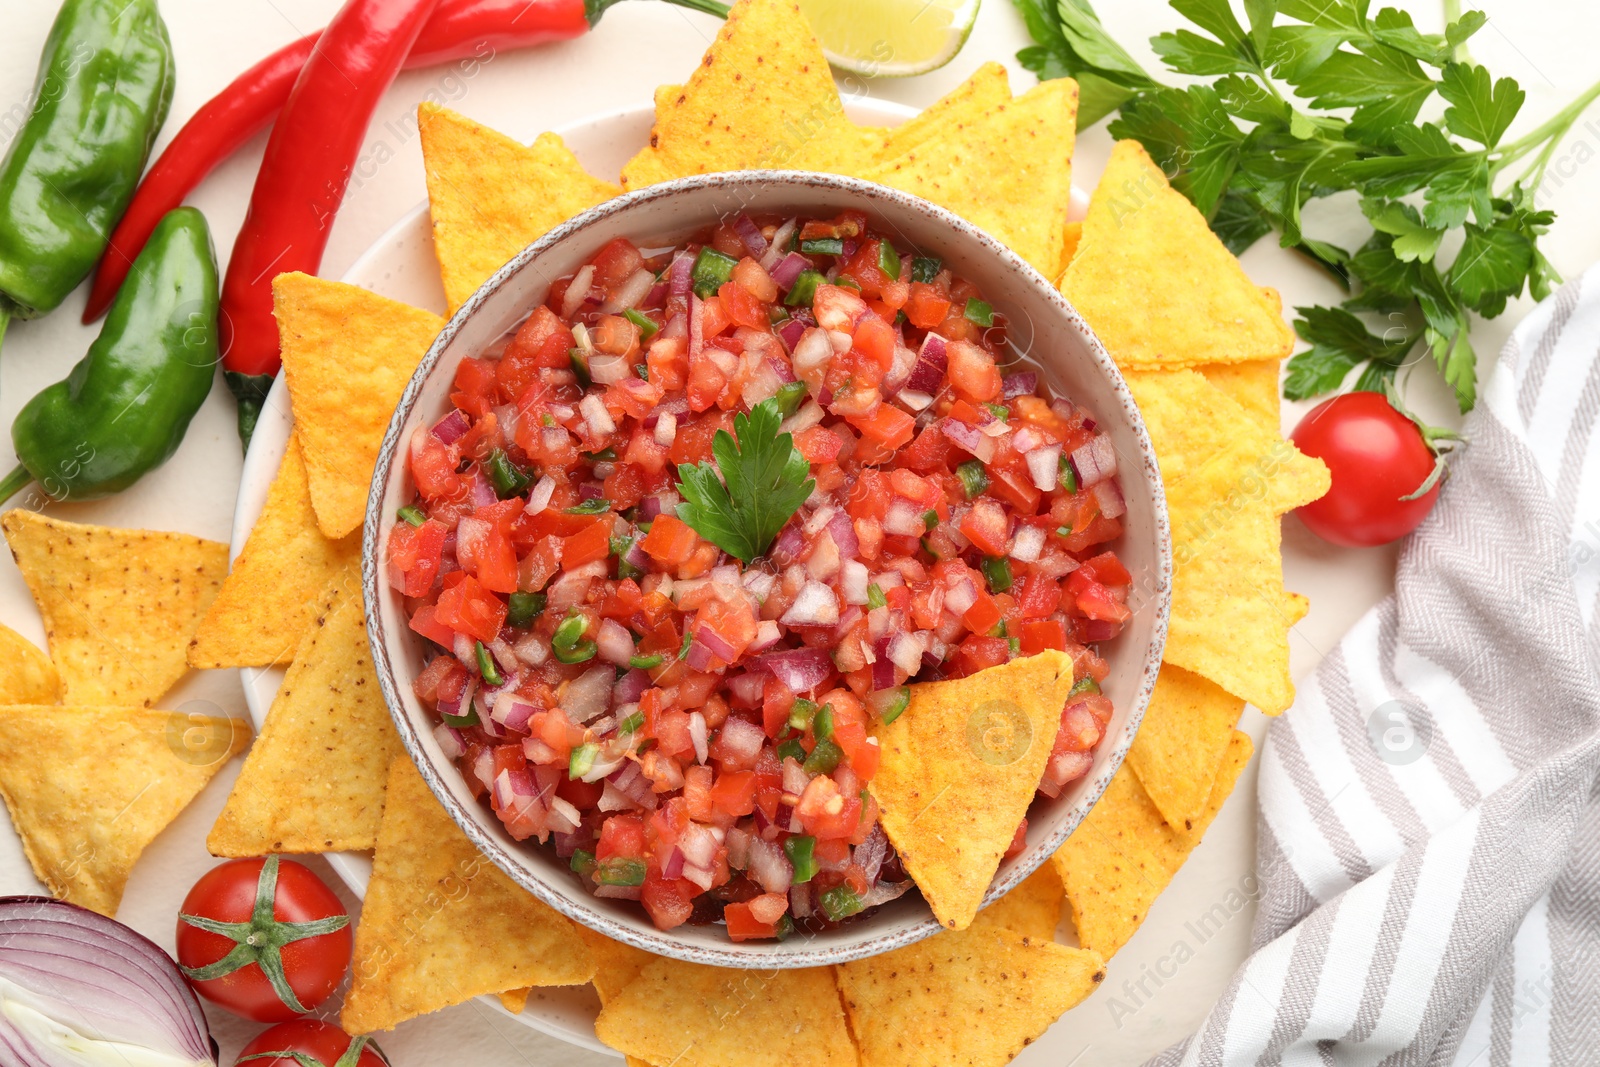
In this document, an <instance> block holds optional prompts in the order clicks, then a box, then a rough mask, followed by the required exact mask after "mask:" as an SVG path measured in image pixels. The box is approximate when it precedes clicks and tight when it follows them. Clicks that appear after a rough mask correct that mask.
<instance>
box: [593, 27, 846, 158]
mask: <svg viewBox="0 0 1600 1067" xmlns="http://www.w3.org/2000/svg"><path fill="white" fill-rule="evenodd" d="M680 95H681V99H679V100H677V101H675V102H674V106H673V107H672V108H671V109H670V110H668V111H666V112H664V113H663V112H662V111H661V110H659V109H658V110H657V114H656V122H655V125H654V126H653V127H652V128H651V131H650V144H649V146H648V147H646V148H644V149H642V150H641V151H640V152H639V154H638V155H636V156H634V157H633V159H631V160H629V161H628V164H627V165H626V166H624V167H623V168H622V185H623V187H624V188H627V189H642V188H644V187H645V186H646V185H652V184H654V183H656V182H659V181H662V180H664V179H667V178H681V177H683V176H685V175H688V174H709V173H711V172H713V171H726V170H750V169H754V168H769V167H777V168H785V169H788V168H794V169H800V170H816V169H833V168H830V167H826V166H824V167H818V166H817V165H816V164H817V163H818V162H823V163H826V162H827V161H828V160H829V158H830V157H832V156H833V155H835V154H836V152H837V151H838V148H839V146H840V145H841V144H843V145H847V146H856V147H859V145H860V143H861V142H860V140H859V138H857V137H856V136H855V135H854V134H853V133H852V130H853V127H851V126H850V124H849V122H848V121H847V120H846V119H845V117H844V104H843V103H842V102H841V101H840V99H839V91H838V90H837V89H836V88H835V87H834V84H833V73H832V72H831V71H830V70H829V69H828V61H827V59H826V58H825V57H824V56H823V54H822V47H821V46H820V45H819V44H817V39H816V37H815V36H814V35H813V34H812V32H811V28H810V26H809V24H807V22H806V21H805V17H804V16H803V15H801V14H800V8H799V6H798V5H796V4H795V3H793V0H739V2H738V3H736V4H734V5H733V10H732V11H731V12H730V13H729V15H728V19H727V21H726V22H725V23H723V25H722V28H721V30H720V31H718V33H717V39H716V40H715V41H714V42H712V45H711V47H710V48H709V49H707V50H706V54H705V56H704V57H703V58H702V59H701V61H700V65H699V66H697V67H696V68H695V71H694V74H692V75H691V76H690V77H689V82H688V84H687V85H686V86H684V89H683V92H682V93H681V94H680Z"/></svg>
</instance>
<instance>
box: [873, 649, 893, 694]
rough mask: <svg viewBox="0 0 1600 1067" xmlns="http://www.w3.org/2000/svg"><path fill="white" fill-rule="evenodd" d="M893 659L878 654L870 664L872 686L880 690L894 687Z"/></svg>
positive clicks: (875, 689)
mask: <svg viewBox="0 0 1600 1067" xmlns="http://www.w3.org/2000/svg"><path fill="white" fill-rule="evenodd" d="M894 684H895V682H894V660H892V659H890V658H889V657H888V656H879V657H878V659H877V661H876V662H875V663H873V665H872V688H873V690H874V691H877V692H881V691H883V690H885V689H893V688H894Z"/></svg>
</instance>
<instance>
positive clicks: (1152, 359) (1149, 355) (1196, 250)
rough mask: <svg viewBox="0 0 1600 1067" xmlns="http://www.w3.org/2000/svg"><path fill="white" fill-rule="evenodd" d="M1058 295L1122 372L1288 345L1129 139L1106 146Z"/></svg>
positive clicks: (1268, 310) (1279, 326)
mask: <svg viewBox="0 0 1600 1067" xmlns="http://www.w3.org/2000/svg"><path fill="white" fill-rule="evenodd" d="M1047 84H1048V83H1047ZM1061 291H1062V293H1064V294H1065V295H1066V297H1067V299H1068V300H1070V301H1072V304H1073V306H1074V307H1076V308H1077V309H1078V310H1079V311H1080V312H1082V313H1083V317H1084V318H1085V319H1087V320H1088V322H1089V325H1090V326H1092V327H1093V328H1094V331H1095V333H1096V334H1098V335H1099V337H1100V340H1101V341H1103V342H1105V346H1106V349H1107V350H1108V351H1109V352H1110V353H1111V355H1112V358H1114V359H1115V360H1116V361H1117V364H1118V365H1119V366H1121V367H1124V368H1129V367H1132V368H1151V367H1193V366H1196V365H1198V364H1201V363H1243V362H1246V361H1248V360H1257V359H1283V358H1284V357H1286V356H1287V355H1288V354H1289V351H1290V349H1291V348H1293V347H1294V334H1293V332H1292V331H1291V330H1290V329H1289V324H1288V323H1286V322H1284V321H1283V315H1282V313H1281V309H1280V308H1278V307H1276V306H1274V304H1273V303H1272V301H1271V300H1269V299H1268V298H1267V297H1266V296H1265V295H1264V294H1263V293H1262V291H1261V290H1260V289H1258V288H1256V285H1255V283H1254V282H1252V281H1251V280H1250V278H1249V276H1247V275H1246V274H1245V272H1244V268H1243V267H1241V266H1240V265H1239V261H1238V260H1237V259H1235V258H1234V256H1233V253H1231V252H1229V251H1228V250H1227V249H1226V248H1225V247H1223V244H1222V242H1221V241H1219V240H1218V239H1217V237H1216V235H1215V234H1213V233H1212V232H1211V227H1210V226H1209V225H1207V224H1206V220H1205V217H1204V216H1202V215H1201V214H1200V212H1198V211H1196V210H1195V208H1194V205H1193V204H1191V203H1189V201H1188V199H1187V198H1185V197H1184V195H1183V194H1182V193H1180V192H1177V191H1176V190H1174V189H1173V188H1172V187H1171V186H1169V185H1168V184H1167V179H1166V175H1164V174H1162V173H1161V168H1160V167H1157V166H1156V165H1155V164H1154V163H1152V162H1151V161H1150V157H1149V156H1148V155H1147V154H1146V153H1145V150H1144V148H1143V147H1141V146H1140V145H1139V143H1138V142H1137V141H1118V142H1117V144H1116V147H1115V148H1113V149H1112V151H1111V160H1110V162H1109V163H1107V164H1106V169H1105V173H1104V174H1102V175H1101V177H1100V184H1099V185H1098V186H1097V187H1096V188H1095V193H1094V198H1093V199H1091V200H1090V201H1089V214H1088V216H1087V217H1086V218H1085V219H1084V221H1083V239H1082V241H1081V243H1080V244H1079V246H1078V253H1077V255H1075V256H1074V257H1073V259H1072V266H1071V267H1069V268H1068V270H1067V272H1066V275H1065V276H1064V277H1063V278H1062V279H1061Z"/></svg>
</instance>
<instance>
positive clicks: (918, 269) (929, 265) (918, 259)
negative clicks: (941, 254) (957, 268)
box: [911, 256, 944, 282]
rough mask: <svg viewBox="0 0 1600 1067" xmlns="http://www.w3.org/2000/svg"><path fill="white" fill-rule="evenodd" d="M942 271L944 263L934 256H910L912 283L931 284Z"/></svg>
mask: <svg viewBox="0 0 1600 1067" xmlns="http://www.w3.org/2000/svg"><path fill="white" fill-rule="evenodd" d="M943 269H944V263H943V262H942V261H941V260H940V259H939V258H938V257H936V256H912V257H911V280H912V281H914V282H931V281H933V279H934V278H935V277H936V276H937V275H938V273H939V272H940V271H941V270H943Z"/></svg>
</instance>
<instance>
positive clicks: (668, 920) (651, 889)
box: [639, 872, 700, 930]
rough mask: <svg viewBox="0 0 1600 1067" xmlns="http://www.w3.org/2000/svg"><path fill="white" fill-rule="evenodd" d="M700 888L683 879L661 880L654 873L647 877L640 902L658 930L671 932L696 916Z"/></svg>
mask: <svg viewBox="0 0 1600 1067" xmlns="http://www.w3.org/2000/svg"><path fill="white" fill-rule="evenodd" d="M699 895H700V887H699V886H697V885H695V884H694V883H693V882H690V881H688V880H686V879H683V878H672V879H666V878H660V877H658V876H656V875H655V873H654V872H651V873H650V874H648V875H646V876H645V880H644V891H643V893H642V894H641V895H640V897H639V899H640V902H641V903H643V904H644V910H645V911H647V912H649V914H650V921H651V922H653V923H655V924H656V929H657V930H671V929H672V928H673V927H675V926H682V925H683V924H684V923H686V922H688V921H689V916H691V915H693V914H694V898H695V897H697V896H699Z"/></svg>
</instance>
